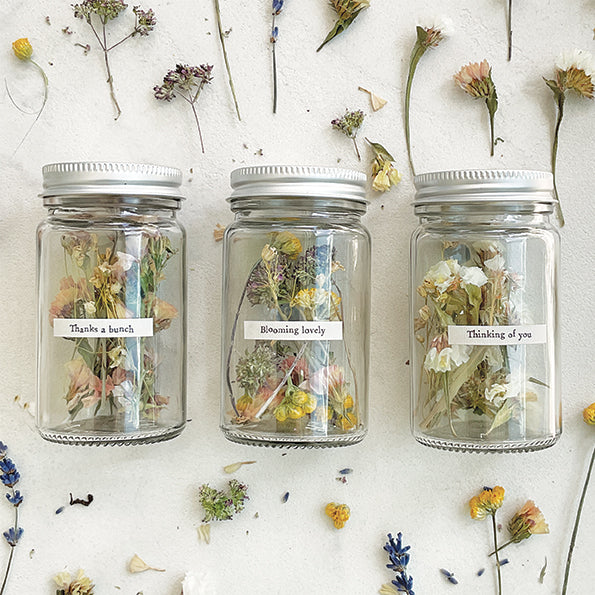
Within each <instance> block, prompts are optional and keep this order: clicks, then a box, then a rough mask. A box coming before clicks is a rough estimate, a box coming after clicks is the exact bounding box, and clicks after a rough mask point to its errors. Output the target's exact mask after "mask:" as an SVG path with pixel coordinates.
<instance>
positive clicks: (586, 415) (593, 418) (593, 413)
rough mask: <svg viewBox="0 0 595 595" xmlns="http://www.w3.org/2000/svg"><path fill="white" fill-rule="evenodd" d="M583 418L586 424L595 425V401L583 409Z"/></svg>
mask: <svg viewBox="0 0 595 595" xmlns="http://www.w3.org/2000/svg"><path fill="white" fill-rule="evenodd" d="M583 419H584V420H585V423H586V424H589V425H590V426H595V403H591V405H589V406H588V407H587V408H586V409H585V410H584V411H583Z"/></svg>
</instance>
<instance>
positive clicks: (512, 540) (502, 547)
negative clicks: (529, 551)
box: [490, 539, 515, 556]
mask: <svg viewBox="0 0 595 595" xmlns="http://www.w3.org/2000/svg"><path fill="white" fill-rule="evenodd" d="M514 542H515V541H514V539H511V540H510V541H507V542H506V543H505V544H504V545H501V546H499V547H498V551H499V552H500V551H502V550H503V549H504V548H505V547H506V546H507V545H510V544H511V543H514ZM495 553H496V551H493V552H492V553H491V554H490V556H493V555H494V554H495Z"/></svg>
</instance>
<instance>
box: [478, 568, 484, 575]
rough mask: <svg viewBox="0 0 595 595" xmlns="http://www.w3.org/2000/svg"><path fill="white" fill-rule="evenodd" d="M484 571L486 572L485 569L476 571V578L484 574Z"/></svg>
mask: <svg viewBox="0 0 595 595" xmlns="http://www.w3.org/2000/svg"><path fill="white" fill-rule="evenodd" d="M485 571H486V569H485V568H480V569H479V570H478V571H477V576H483V573H484V572H485Z"/></svg>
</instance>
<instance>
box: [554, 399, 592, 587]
mask: <svg viewBox="0 0 595 595" xmlns="http://www.w3.org/2000/svg"><path fill="white" fill-rule="evenodd" d="M587 411H588V413H586V412H587ZM591 412H595V403H591V405H589V406H588V407H587V408H586V409H585V410H584V411H583V419H584V420H585V423H586V424H587V425H589V426H593V425H595V424H594V423H593V417H592V414H591ZM585 413H586V414H585ZM594 462H595V447H593V451H592V453H591V460H590V461H589V466H588V468H587V477H585V483H584V484H583V490H582V492H581V497H580V500H579V503H578V508H577V511H576V518H575V520H574V528H573V529H572V537H571V538H570V545H569V546H568V555H567V556H566V568H565V570H564V584H563V586H562V595H566V591H567V589H568V579H569V577H570V564H571V563H572V554H573V552H574V546H575V545H576V536H577V535H578V528H579V525H580V522H581V514H582V512H583V505H584V504H585V496H586V495H587V488H588V487H589V482H590V481H591V473H592V472H593V463H594Z"/></svg>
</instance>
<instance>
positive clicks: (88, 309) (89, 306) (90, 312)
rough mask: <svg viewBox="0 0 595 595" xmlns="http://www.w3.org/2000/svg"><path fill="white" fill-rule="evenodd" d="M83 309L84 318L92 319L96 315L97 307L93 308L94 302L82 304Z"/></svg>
mask: <svg viewBox="0 0 595 595" xmlns="http://www.w3.org/2000/svg"><path fill="white" fill-rule="evenodd" d="M83 307H84V308H85V316H86V317H87V318H94V317H95V314H96V313H97V307H96V306H95V302H85V303H84V304H83Z"/></svg>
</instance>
